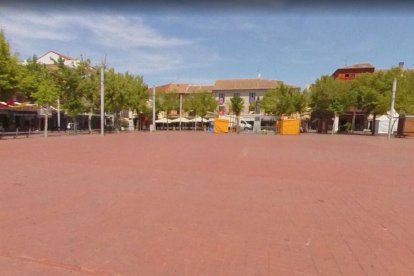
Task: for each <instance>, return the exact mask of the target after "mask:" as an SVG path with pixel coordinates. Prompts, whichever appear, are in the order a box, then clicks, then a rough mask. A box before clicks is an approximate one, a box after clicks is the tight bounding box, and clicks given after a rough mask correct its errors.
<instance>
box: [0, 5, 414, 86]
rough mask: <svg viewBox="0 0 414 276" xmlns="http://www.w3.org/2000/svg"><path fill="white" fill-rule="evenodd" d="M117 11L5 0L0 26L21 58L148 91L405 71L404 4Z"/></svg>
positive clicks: (408, 36)
mask: <svg viewBox="0 0 414 276" xmlns="http://www.w3.org/2000/svg"><path fill="white" fill-rule="evenodd" d="M263 1H265V0H263ZM117 3H119V5H115V4H105V2H89V5H87V4H82V2H72V4H63V5H57V4H55V2H47V1H44V2H38V3H37V4H31V3H30V2H12V1H11V2H5V3H4V4H0V26H1V28H2V29H3V31H4V33H5V36H6V39H7V40H8V42H9V44H10V47H11V51H12V53H17V54H18V57H19V58H20V59H22V60H24V59H27V58H29V57H31V56H32V55H34V54H35V55H37V56H38V57H39V56H41V55H43V54H45V53H46V52H48V51H50V50H53V51H56V52H59V53H62V54H64V55H69V56H72V57H75V58H81V57H82V58H84V59H90V60H91V61H92V64H99V63H101V62H102V61H103V60H104V59H105V57H106V62H107V66H109V67H113V68H115V70H116V71H118V72H126V71H128V72H129V73H132V74H136V75H142V76H143V78H144V82H145V83H146V84H147V85H149V86H153V85H162V84H165V83H170V82H175V83H182V82H185V83H193V84H214V82H215V80H218V79H239V78H256V77H257V76H258V75H259V74H260V76H261V78H263V79H276V80H281V81H284V82H285V83H288V84H292V85H297V86H300V87H302V88H305V87H306V85H307V84H311V83H314V82H315V81H316V79H318V78H320V77H321V76H322V75H331V74H332V73H333V72H334V71H335V70H336V69H337V68H339V67H342V66H345V65H351V64H356V63H371V64H372V65H374V66H375V67H376V68H389V67H391V66H397V65H398V63H399V62H404V63H405V66H406V67H414V47H413V46H414V35H413V34H414V16H412V14H413V13H412V12H413V11H414V9H413V7H412V6H408V4H407V3H404V2H398V1H397V2H395V3H397V4H399V5H396V6H384V5H382V6H381V5H374V4H372V5H363V6H358V3H359V2H350V3H352V4H353V5H352V6H332V5H331V6H329V5H325V4H324V3H323V2H318V5H316V7H312V6H308V5H306V4H304V3H301V2H294V4H292V3H289V2H285V1H277V2H272V3H271V4H270V2H262V3H261V2H259V4H255V5H250V4H241V5H238V6H237V5H236V6H232V4H231V2H222V3H224V4H219V2H210V4H211V6H208V5H201V4H199V5H194V6H191V4H189V3H188V2H185V1H184V2H175V3H174V2H172V3H170V4H169V5H167V4H165V3H164V2H162V1H158V2H157V1H155V2H152V3H153V4H152V5H142V3H141V4H140V2H136V3H135V4H134V3H127V2H122V1H121V2H117ZM365 4H369V3H365Z"/></svg>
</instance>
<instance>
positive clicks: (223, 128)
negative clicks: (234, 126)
mask: <svg viewBox="0 0 414 276" xmlns="http://www.w3.org/2000/svg"><path fill="white" fill-rule="evenodd" d="M227 132H229V120H226V119H219V118H216V119H214V133H227Z"/></svg>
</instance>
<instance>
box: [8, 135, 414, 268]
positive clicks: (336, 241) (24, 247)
mask: <svg viewBox="0 0 414 276" xmlns="http://www.w3.org/2000/svg"><path fill="white" fill-rule="evenodd" d="M413 169H414V140H413V139H392V140H390V141H388V140H387V139H386V138H385V137H368V136H346V135H342V136H341V135H336V136H331V135H316V134H307V135H299V136H274V135H236V134H229V135H214V134H210V133H193V132H182V133H180V132H173V131H170V132H157V133H127V134H116V135H115V134H113V135H107V136H105V137H100V136H98V135H78V136H64V137H49V138H47V139H44V138H40V137H39V138H29V139H26V138H21V139H8V140H1V141H0V171H1V175H0V183H1V184H0V271H1V273H0V274H2V275H414V174H413Z"/></svg>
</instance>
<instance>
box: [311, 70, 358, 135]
mask: <svg viewBox="0 0 414 276" xmlns="http://www.w3.org/2000/svg"><path fill="white" fill-rule="evenodd" d="M349 84H350V83H349V82H346V81H342V80H335V79H334V78H333V77H330V76H322V77H321V78H320V79H318V80H317V81H316V82H315V84H314V85H312V87H311V95H310V106H311V107H312V109H313V112H314V114H315V115H316V116H317V117H318V118H319V119H321V120H322V121H323V122H325V121H326V120H327V119H330V118H332V117H333V116H337V115H339V114H341V113H344V112H345V111H346V110H347V108H348V107H349V105H350V101H349V97H348V95H347V93H348V92H349V89H348V87H349ZM332 133H333V128H332Z"/></svg>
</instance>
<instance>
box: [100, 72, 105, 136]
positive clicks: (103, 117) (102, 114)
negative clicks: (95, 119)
mask: <svg viewBox="0 0 414 276" xmlns="http://www.w3.org/2000/svg"><path fill="white" fill-rule="evenodd" d="M104 66H105V65H104V64H102V67H101V136H104V121H105V112H104V109H105V107H104V90H105V87H104Z"/></svg>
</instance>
